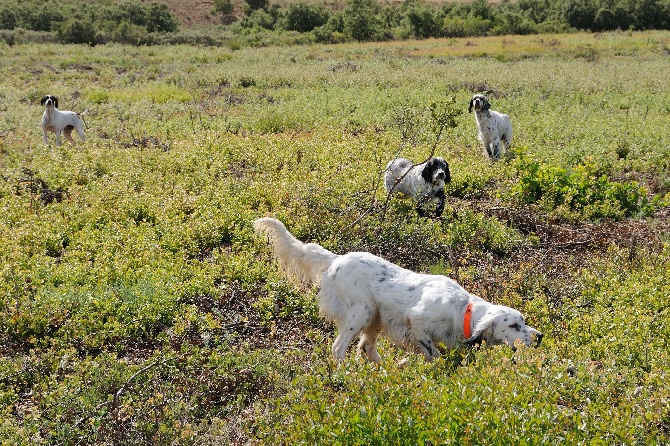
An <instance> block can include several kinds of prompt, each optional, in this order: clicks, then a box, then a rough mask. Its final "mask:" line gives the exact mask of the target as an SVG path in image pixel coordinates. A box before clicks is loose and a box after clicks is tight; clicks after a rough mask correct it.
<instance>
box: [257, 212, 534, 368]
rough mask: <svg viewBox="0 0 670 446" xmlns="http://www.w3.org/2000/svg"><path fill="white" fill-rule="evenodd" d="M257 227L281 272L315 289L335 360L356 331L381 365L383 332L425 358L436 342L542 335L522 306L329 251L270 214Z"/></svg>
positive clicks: (526, 339)
mask: <svg viewBox="0 0 670 446" xmlns="http://www.w3.org/2000/svg"><path fill="white" fill-rule="evenodd" d="M254 229H255V230H256V232H258V233H260V234H264V235H265V236H266V237H267V239H268V241H269V242H270V244H271V245H272V250H273V251H274V255H275V257H276V259H277V262H278V263H279V265H280V267H281V268H282V269H283V271H284V273H285V274H287V275H288V276H289V277H292V278H294V279H296V280H297V281H298V282H300V283H303V284H316V285H318V286H319V288H320V290H319V293H318V298H319V309H320V311H321V315H322V316H324V317H325V318H326V319H327V320H329V321H332V322H334V323H335V326H336V327H337V330H338V335H337V338H336V339H335V342H334V343H333V345H332V354H333V356H334V357H335V359H337V360H343V359H344V358H345V354H346V351H347V348H348V346H349V344H350V343H351V341H352V340H354V338H355V337H357V336H359V337H360V341H359V343H358V350H359V351H360V352H361V353H362V354H365V356H366V357H367V358H368V359H369V360H370V361H372V362H380V361H381V356H380V355H379V352H378V351H377V339H378V337H379V336H380V335H381V334H382V333H383V334H384V336H386V337H387V338H388V339H389V340H390V341H391V342H393V343H395V344H397V345H399V346H401V347H404V348H407V349H409V350H412V351H415V352H418V353H421V354H423V355H424V357H425V358H426V360H428V361H431V360H433V359H434V358H436V357H438V356H439V354H440V353H439V350H438V347H437V346H445V347H446V348H457V347H459V346H461V345H475V344H480V343H482V342H486V344H488V345H493V344H507V345H509V346H511V347H513V348H514V346H515V344H516V343H521V344H524V345H526V346H530V345H534V344H535V345H539V344H540V342H541V340H542V333H540V331H538V330H536V329H535V328H532V327H530V326H528V325H526V320H525V318H524V317H523V315H522V314H521V313H520V312H519V311H517V310H515V309H513V308H510V307H506V306H503V305H494V304H492V303H490V302H487V301H485V300H484V299H482V298H480V297H478V296H475V295H474V294H470V293H468V292H467V291H466V290H465V289H464V288H463V287H462V286H460V285H459V284H458V283H456V282H455V281H454V280H452V279H450V278H449V277H446V276H440V275H430V274H419V273H415V272H413V271H410V270H407V269H404V268H401V267H400V266H397V265H394V264H393V263H391V262H389V261H387V260H384V259H382V258H381V257H377V256H375V255H373V254H370V253H367V252H350V253H348V254H344V255H337V254H334V253H332V252H330V251H328V250H326V249H325V248H323V247H321V246H319V245H317V244H315V243H307V244H305V243H303V242H301V241H300V240H298V239H296V238H295V237H294V236H293V235H292V234H291V233H290V232H289V231H288V230H287V229H286V227H285V226H284V225H283V224H282V222H280V221H279V220H276V219H274V218H260V219H258V220H256V221H255V222H254Z"/></svg>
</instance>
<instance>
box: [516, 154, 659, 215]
mask: <svg viewBox="0 0 670 446" xmlns="http://www.w3.org/2000/svg"><path fill="white" fill-rule="evenodd" d="M514 167H515V169H516V171H517V174H518V178H519V181H518V182H517V183H516V184H515V185H514V187H513V189H512V194H513V195H514V196H515V197H516V199H517V200H518V201H519V202H521V203H525V204H531V203H537V204H539V205H540V206H541V207H542V208H543V209H544V210H545V211H546V212H547V213H550V214H553V215H556V216H559V217H564V218H568V219H576V220H580V219H591V220H600V219H603V218H611V219H621V218H624V217H630V216H633V215H637V214H643V215H644V214H647V213H649V212H650V211H651V210H652V209H653V208H654V205H653V204H652V203H651V202H650V201H649V200H648V198H647V191H646V189H645V188H644V187H643V186H642V185H640V184H638V183H635V182H632V181H627V182H612V181H610V180H609V178H608V177H607V175H606V173H605V172H604V171H603V166H602V165H599V164H598V163H596V162H593V161H592V160H588V159H587V160H586V162H584V163H583V164H579V165H577V166H575V167H574V168H572V169H571V170H567V169H564V168H562V167H558V166H552V165H548V164H543V163H541V162H540V161H538V160H537V159H534V158H532V157H528V156H525V155H523V154H522V155H520V156H519V157H518V158H516V160H515V163H514Z"/></svg>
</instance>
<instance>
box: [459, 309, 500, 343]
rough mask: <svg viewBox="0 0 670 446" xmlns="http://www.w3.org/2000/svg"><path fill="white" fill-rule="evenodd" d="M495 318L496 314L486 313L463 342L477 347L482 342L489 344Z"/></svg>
mask: <svg viewBox="0 0 670 446" xmlns="http://www.w3.org/2000/svg"><path fill="white" fill-rule="evenodd" d="M496 317H497V314H490V313H488V312H487V313H486V314H485V315H484V317H483V318H481V319H480V320H479V322H477V324H476V325H475V328H474V330H473V331H472V335H471V336H470V337H469V338H468V339H466V340H465V344H466V345H479V344H481V343H482V341H486V342H487V343H490V342H491V338H493V330H494V328H495V325H496V324H495V320H496Z"/></svg>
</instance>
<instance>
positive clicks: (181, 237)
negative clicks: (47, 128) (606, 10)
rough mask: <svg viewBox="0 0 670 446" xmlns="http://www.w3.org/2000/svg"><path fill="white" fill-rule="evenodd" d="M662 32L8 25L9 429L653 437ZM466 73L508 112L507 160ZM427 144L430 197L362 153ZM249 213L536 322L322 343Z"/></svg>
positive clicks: (201, 439) (114, 439)
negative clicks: (405, 186) (251, 38)
mask: <svg viewBox="0 0 670 446" xmlns="http://www.w3.org/2000/svg"><path fill="white" fill-rule="evenodd" d="M669 49H670V35H669V34H668V33H667V32H628V31H626V32H613V33H603V34H597V35H592V34H585V33H571V34H560V35H558V34H551V35H549V34H543V35H539V36H514V37H509V36H508V37H484V38H468V39H432V40H426V41H411V42H383V43H365V44H358V43H357V44H354V43H350V44H342V45H302V46H292V47H288V46H287V47H270V48H246V47H242V48H238V49H235V50H233V49H231V48H230V47H227V46H222V47H215V46H211V47H195V46H188V45H172V46H162V45H155V46H140V47H136V46H125V45H118V44H111V43H110V44H107V45H98V46H94V47H90V46H88V45H58V44H52V43H47V44H20V43H16V44H15V45H13V46H9V45H6V44H0V67H1V69H2V72H3V74H4V76H3V78H2V79H0V110H2V113H1V114H0V124H1V125H0V234H1V236H0V443H2V444H3V445H5V444H6V445H36V444H37V445H39V444H128V445H141V444H147V445H148V444H246V443H252V444H412V445H413V444H443V443H452V444H492V445H496V444H500V445H507V444H587V443H588V444H599V443H601V442H604V443H607V444H667V443H668V442H670V387H669V386H668V385H667V383H668V381H669V380H670V372H669V371H670V357H669V353H668V352H669V349H668V345H669V341H670V314H669V312H668V305H667V296H668V294H669V293H670V223H669V222H668V215H669V210H668V202H669V201H670V165H669V161H668V160H670V133H668V132H667V131H665V129H667V123H668V118H669V117H670V89H669V88H668V76H667V73H668V72H670V58H668V52H669ZM480 91H483V92H485V93H486V94H487V95H488V97H489V99H490V100H491V102H492V105H493V108H494V109H497V110H500V111H503V112H505V113H508V114H509V115H510V116H511V117H512V121H513V123H514V126H515V127H514V128H515V145H514V150H513V151H512V152H510V153H508V154H507V155H506V156H505V158H504V159H503V160H501V161H499V162H497V163H491V162H489V161H487V160H486V159H485V158H484V157H483V155H482V150H481V148H480V147H479V143H478V141H477V139H476V133H477V131H476V128H475V123H474V118H473V116H472V115H471V114H469V113H467V106H468V102H469V99H470V98H471V97H472V94H473V93H474V92H480ZM47 93H50V94H54V95H56V96H58V97H59V99H60V105H61V109H63V110H67V109H70V110H75V111H78V112H81V111H84V110H88V113H87V114H86V115H85V118H84V120H85V123H86V137H87V140H86V142H85V143H80V144H77V145H76V146H70V145H67V144H66V145H63V146H61V147H55V146H54V145H53V136H51V137H50V141H51V144H50V145H45V144H44V142H43V141H42V135H41V129H40V119H41V115H42V112H43V109H42V107H40V105H39V101H40V98H41V97H42V95H44V94H47ZM445 116H449V117H450V118H453V121H451V120H445V119H443V118H444V117H445ZM75 138H76V135H75ZM433 149H434V150H435V153H436V154H438V155H440V156H444V157H445V158H446V159H447V161H448V162H449V163H450V167H451V172H452V182H451V183H450V184H449V186H448V189H447V194H448V202H447V205H446V208H445V212H444V214H443V215H442V217H440V218H438V219H431V220H427V219H422V218H418V217H417V215H416V212H414V210H413V206H412V205H411V203H407V202H404V201H402V200H399V199H392V200H390V201H389V202H388V203H387V202H386V196H385V195H384V193H383V188H382V187H381V186H380V177H381V174H382V170H383V166H384V165H385V164H386V163H387V162H388V161H389V160H390V159H392V158H393V157H394V156H396V155H398V154H400V155H401V156H405V157H408V158H411V159H415V160H420V159H423V158H424V157H425V156H426V155H427V154H428V153H430V152H431V151H432V150H433ZM264 215H272V216H275V217H277V218H280V219H281V220H282V221H284V222H285V224H286V225H287V227H288V228H289V229H290V230H291V231H292V232H294V233H295V234H296V235H297V236H298V237H299V238H300V239H302V240H305V241H313V242H317V243H320V244H322V245H324V246H325V247H327V248H328V249H331V250H333V251H334V252H337V253H344V252H348V251H352V250H363V251H369V252H372V253H375V254H378V255H381V256H384V257H385V258H387V259H389V260H391V261H393V262H395V263H397V264H400V265H402V266H404V267H407V268H410V269H412V270H415V271H422V272H433V273H439V274H447V275H449V276H451V277H453V278H454V279H457V280H458V281H459V282H460V283H461V284H463V286H465V287H466V288H467V289H468V290H470V291H472V292H474V293H477V294H479V295H481V296H482V297H484V298H486V299H488V300H489V301H492V302H496V303H500V304H504V305H509V306H512V307H515V308H517V309H519V310H520V311H522V312H523V313H524V314H525V316H526V318H527V320H528V321H529V323H530V324H531V325H533V326H535V327H537V328H539V329H540V330H542V331H543V332H544V334H545V337H544V340H543V344H542V346H541V347H540V348H527V349H526V348H520V349H519V350H517V351H516V352H513V351H512V350H511V349H509V348H506V347H504V346H496V347H485V348H481V349H473V350H461V349H457V350H454V351H445V352H444V355H443V356H442V357H441V358H440V359H439V360H437V361H434V362H433V363H429V364H428V363H425V362H424V361H423V360H422V359H421V358H420V357H418V356H416V355H413V354H409V353H407V352H404V351H402V350H400V349H398V348H396V347H395V346H393V345H390V344H389V343H388V342H382V343H381V353H382V356H383V357H384V362H383V364H381V365H379V366H373V365H370V364H368V363H367V362H365V361H363V360H362V359H360V358H358V357H357V356H356V354H355V353H354V352H353V351H350V352H349V354H348V355H347V359H346V360H345V361H344V363H342V364H337V363H334V362H333V361H332V359H331V358H330V354H329V350H330V344H331V343H332V341H333V338H334V336H335V335H336V333H335V331H334V329H333V327H332V326H331V325H329V324H327V323H325V322H323V321H322V320H321V319H320V318H319V317H318V310H317V304H316V302H315V299H314V297H315V292H314V290H302V289H299V288H297V287H295V286H294V285H293V284H292V283H290V282H289V281H287V280H286V279H285V278H284V277H283V275H282V274H281V273H280V271H279V270H278V269H277V267H276V265H275V263H274V261H273V259H272V256H271V254H270V251H269V250H268V248H267V246H266V244H265V241H264V240H262V239H261V238H260V237H257V236H256V235H255V234H254V233H253V231H252V228H251V222H252V221H253V220H254V219H255V218H258V217H260V216H264ZM352 350H353V349H352Z"/></svg>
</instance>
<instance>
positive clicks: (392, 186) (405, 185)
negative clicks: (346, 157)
mask: <svg viewBox="0 0 670 446" xmlns="http://www.w3.org/2000/svg"><path fill="white" fill-rule="evenodd" d="M450 181H451V173H450V172H449V164H448V163H447V162H446V161H445V160H444V158H441V157H439V156H437V157H433V158H431V159H430V160H428V161H427V162H425V163H422V164H418V165H416V166H415V165H414V163H412V162H411V161H410V160H408V159H405V158H396V159H394V160H392V161H390V162H389V163H388V164H387V165H386V171H385V173H384V186H385V188H386V193H387V194H390V193H397V194H400V195H402V197H403V198H412V199H414V200H415V201H416V203H417V204H416V211H417V212H418V213H419V215H420V216H422V217H425V216H426V211H425V210H424V208H423V206H424V205H425V204H427V203H437V207H436V208H435V216H436V217H439V216H440V215H442V212H443V211H444V200H445V196H444V183H448V182H450Z"/></svg>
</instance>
